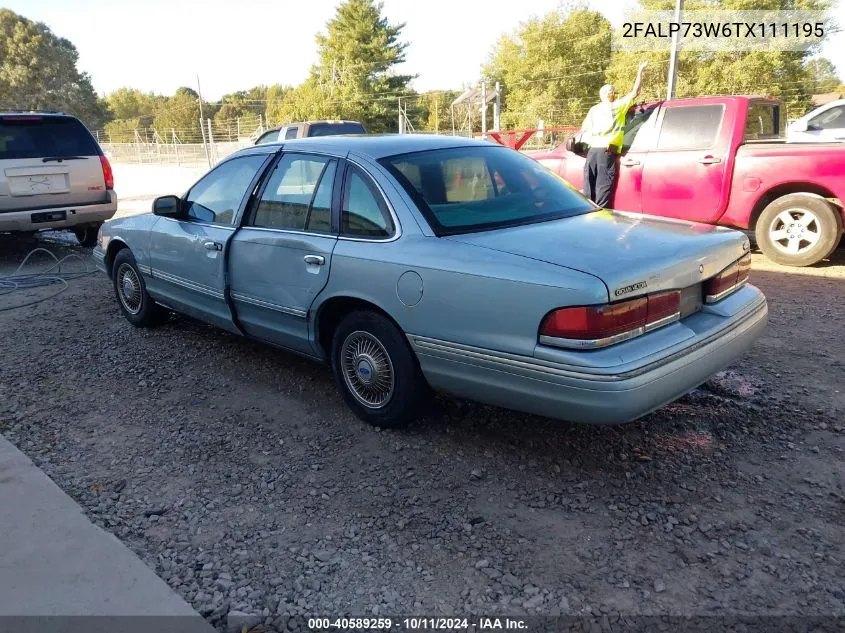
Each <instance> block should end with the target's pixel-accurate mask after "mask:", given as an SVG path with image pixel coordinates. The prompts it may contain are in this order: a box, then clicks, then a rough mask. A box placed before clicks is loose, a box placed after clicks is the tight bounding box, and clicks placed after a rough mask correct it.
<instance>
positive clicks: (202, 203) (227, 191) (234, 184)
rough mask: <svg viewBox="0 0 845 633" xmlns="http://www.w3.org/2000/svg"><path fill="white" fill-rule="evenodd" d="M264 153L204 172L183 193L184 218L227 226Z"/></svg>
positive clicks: (256, 171)
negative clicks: (198, 179)
mask: <svg viewBox="0 0 845 633" xmlns="http://www.w3.org/2000/svg"><path fill="white" fill-rule="evenodd" d="M266 159H267V157H266V156H260V155H256V156H241V157H239V158H232V159H230V160H227V161H226V162H224V163H221V164H220V165H218V166H217V167H215V168H214V169H212V170H211V171H210V172H208V173H207V174H206V175H205V176H204V177H203V178H202V179H201V180H200V181H199V182H198V183H197V184H195V185H194V186H193V187H192V188H191V190H190V191H189V192H188V195H187V196H185V219H188V220H198V221H201V222H209V223H211V224H222V225H225V226H231V225H232V224H233V222H234V220H235V214H236V213H237V211H238V209H239V208H240V206H241V202H242V201H243V199H244V196H245V195H246V194H247V193H248V192H247V189H248V188H249V185H250V183H252V180H253V179H254V178H255V176H256V174H258V170H259V169H261V166H262V165H263V164H264V161H265V160H266Z"/></svg>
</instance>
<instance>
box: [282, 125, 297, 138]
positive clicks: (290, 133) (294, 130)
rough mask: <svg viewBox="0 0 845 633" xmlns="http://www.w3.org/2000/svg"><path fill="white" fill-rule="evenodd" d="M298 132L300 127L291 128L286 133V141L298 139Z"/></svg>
mask: <svg viewBox="0 0 845 633" xmlns="http://www.w3.org/2000/svg"><path fill="white" fill-rule="evenodd" d="M297 132H299V128H298V127H296V126H293V127H289V128H288V129H287V131H286V132H285V139H286V140H287V139H292V138H296V134H297Z"/></svg>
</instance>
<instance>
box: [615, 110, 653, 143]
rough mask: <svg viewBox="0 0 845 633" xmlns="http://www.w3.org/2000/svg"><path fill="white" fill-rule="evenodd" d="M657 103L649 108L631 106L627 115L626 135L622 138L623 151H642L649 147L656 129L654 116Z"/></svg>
mask: <svg viewBox="0 0 845 633" xmlns="http://www.w3.org/2000/svg"><path fill="white" fill-rule="evenodd" d="M656 115H657V105H656V104H655V105H652V106H649V107H647V108H631V109H630V110H628V114H627V115H626V116H625V132H624V133H625V136H624V138H623V139H622V151H623V152H626V151H629V150H633V151H641V150H647V149H648V141H649V137H650V136H651V133H652V131H653V130H654V117H655V116H656Z"/></svg>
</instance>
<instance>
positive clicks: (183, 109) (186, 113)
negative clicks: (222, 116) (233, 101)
mask: <svg viewBox="0 0 845 633" xmlns="http://www.w3.org/2000/svg"><path fill="white" fill-rule="evenodd" d="M213 115H214V113H213V112H212V111H211V108H210V107H209V106H208V105H207V104H205V103H203V116H204V117H205V118H211V117H212V116H213ZM202 125H206V123H205V121H203V123H202ZM152 127H153V129H155V130H156V131H158V133H159V134H161V135H162V136H163V137H168V138H169V137H170V135H171V134H172V132H173V131H175V132H176V135H177V136H178V137H179V139H180V140H181V141H182V142H184V143H190V142H194V143H195V142H197V141H200V140H201V139H202V129H200V100H199V95H197V93H196V91H195V90H193V89H191V88H186V87H181V88H178V89H177V90H176V93H175V94H174V95H173V96H172V97H170V98H169V99H166V100H164V101H163V102H162V103H160V104H159V105H158V107H157V108H156V111H155V118H154V120H153V124H152ZM203 129H204V128H203Z"/></svg>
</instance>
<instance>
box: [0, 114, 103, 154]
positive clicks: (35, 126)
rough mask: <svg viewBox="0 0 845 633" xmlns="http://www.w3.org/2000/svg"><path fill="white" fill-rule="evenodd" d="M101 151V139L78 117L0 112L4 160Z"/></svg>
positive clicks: (1, 147)
mask: <svg viewBox="0 0 845 633" xmlns="http://www.w3.org/2000/svg"><path fill="white" fill-rule="evenodd" d="M99 155H100V148H99V147H98V146H97V142H96V141H95V140H94V139H93V138H92V137H91V134H90V132H88V130H87V129H86V128H85V126H84V125H82V123H80V122H79V121H78V120H76V119H72V118H69V117H33V116H0V160H7V159H14V158H44V157H46V156H51V157H56V158H67V157H69V156H99Z"/></svg>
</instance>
